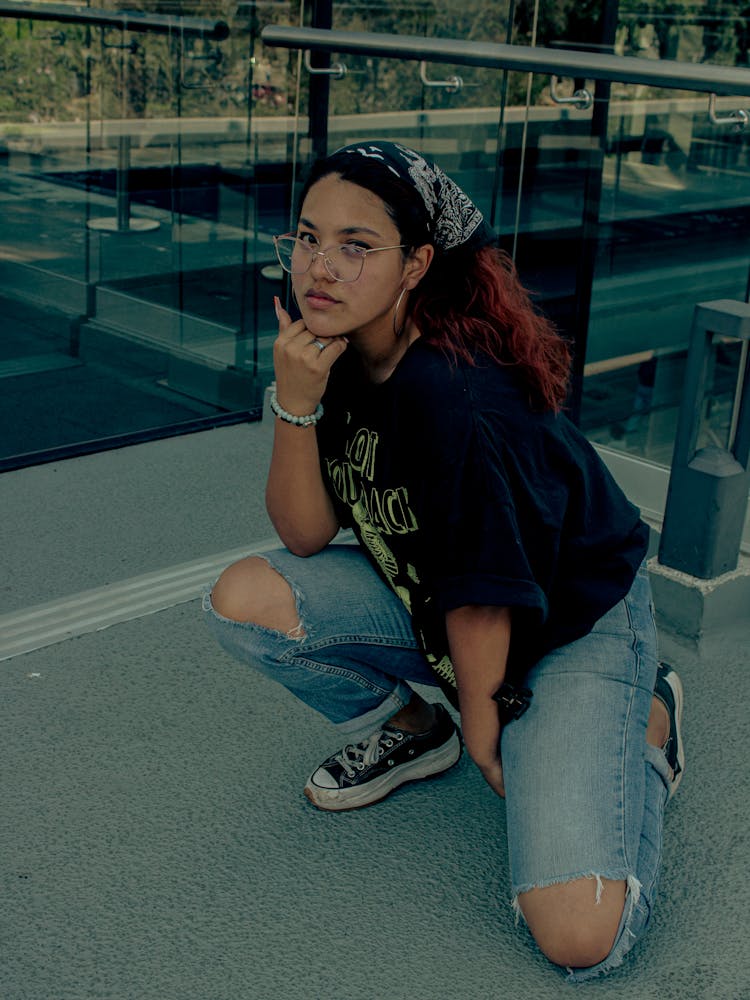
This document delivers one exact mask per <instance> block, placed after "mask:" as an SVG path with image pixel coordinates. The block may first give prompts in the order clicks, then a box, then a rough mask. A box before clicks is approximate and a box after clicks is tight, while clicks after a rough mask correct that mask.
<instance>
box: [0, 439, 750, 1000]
mask: <svg viewBox="0 0 750 1000" xmlns="http://www.w3.org/2000/svg"><path fill="white" fill-rule="evenodd" d="M268 448H269V434H268V428H267V427H266V426H265V425H260V424H254V425H241V426H237V427H231V428H224V429H221V430H214V431H208V432H205V433H201V434H196V435H191V436H189V437H182V438H173V439H170V440H167V441H159V442H153V443H150V444H145V445H140V446H137V447H133V448H127V449H122V450H120V451H113V452H107V453H103V454H99V455H91V456H86V457H81V458H77V459H71V460H69V461H67V462H65V463H60V464H57V465H45V466H38V467H35V468H29V469H24V470H20V471H17V472H10V473H5V474H4V475H2V476H0V506H2V510H3V517H2V520H1V521H0V551H1V552H2V554H3V555H2V558H3V566H4V570H5V572H4V573H3V580H2V584H1V586H2V591H3V596H4V598H5V600H4V606H3V613H4V615H3V618H2V619H0V630H2V628H3V622H4V623H5V627H6V628H9V627H10V625H12V623H13V620H14V616H18V615H21V614H22V613H23V612H25V611H27V610H28V609H30V608H31V609H33V608H34V607H35V606H36V605H39V604H42V603H46V604H48V605H50V604H52V605H54V604H55V602H62V601H63V600H64V599H66V598H69V597H70V596H71V595H75V594H79V593H81V592H91V591H96V592H97V593H100V592H106V591H107V590H108V589H109V590H112V591H113V592H117V593H119V591H118V589H117V588H119V587H121V586H122V585H124V584H125V583H126V582H127V581H131V580H132V581H135V583H136V585H137V584H138V582H139V581H140V580H141V579H142V578H143V577H144V575H145V574H154V573H158V572H159V571H161V570H165V569H167V568H170V567H174V566H178V565H182V564H193V563H195V562H196V561H197V560H201V559H204V558H208V557H210V556H212V555H215V554H216V553H223V552H226V551H229V550H234V549H241V548H242V547H245V546H246V547H247V549H248V550H251V549H252V548H253V547H255V546H258V545H261V544H263V543H264V542H265V541H266V540H267V539H268V538H269V537H270V536H271V534H272V531H271V527H270V524H269V522H268V520H267V518H266V515H265V512H264V510H263V504H262V483H263V478H264V469H265V465H266V462H267V458H268ZM206 582H209V581H206ZM197 598H198V592H197V590H196V594H195V596H194V597H191V599H187V600H186V599H185V598H180V599H179V601H177V600H176V603H174V606H172V607H167V608H166V609H164V610H160V611H158V612H157V613H153V614H148V615H145V616H143V617H137V618H135V619H134V620H127V621H126V620H124V621H122V622H120V623H119V624H115V625H112V626H111V627H109V628H106V629H104V630H101V631H97V630H96V622H95V621H93V622H91V623H89V626H88V627H87V628H85V629H84V628H81V629H79V630H78V632H76V634H74V635H73V636H71V637H70V638H68V639H67V640H66V641H62V642H57V643H56V644H53V645H48V646H45V647H44V648H40V649H37V650H35V651H31V652H28V653H26V654H24V655H17V656H13V657H11V658H8V659H6V660H5V661H4V662H2V663H0V689H1V692H0V727H1V731H2V733H3V754H2V765H1V766H0V774H1V777H0V802H2V813H3V818H2V822H0V859H2V885H3V903H2V906H0V949H1V951H2V958H1V959H0V997H2V1000H89V998H91V1000H490V998H493V1000H494V998H506V997H507V998H514V1000H516V998H517V1000H552V998H557V997H568V996H570V995H571V992H570V991H571V987H570V986H568V985H567V984H566V983H564V981H563V978H562V976H561V974H560V973H559V972H557V971H556V970H555V969H553V968H552V967H550V966H549V965H548V964H547V963H546V962H545V960H544V959H543V958H542V957H541V956H540V955H539V953H538V952H536V950H535V949H534V946H533V944H532V943H531V942H530V939H529V936H528V934H527V933H526V932H525V930H524V929H523V928H517V927H515V925H514V920H513V915H512V913H511V911H510V908H509V906H508V895H509V893H508V886H507V876H508V872H507V857H506V843H505V818H504V809H503V805H502V802H500V800H498V799H496V798H495V797H494V796H493V795H492V793H491V792H490V790H489V789H488V788H487V787H486V786H485V785H484V783H483V781H482V779H481V777H480V775H479V774H478V772H477V771H476V769H475V768H474V767H473V766H472V765H471V764H470V762H469V761H468V759H466V758H465V757H464V758H463V759H462V761H461V762H460V763H459V764H458V765H457V766H456V767H455V768H454V769H453V770H451V771H450V772H449V773H448V774H447V775H445V776H443V777H441V778H438V779H436V780H434V781H432V782H423V783H421V784H419V785H416V786H413V787H407V788H404V789H402V790H400V791H399V792H397V793H395V794H394V795H393V796H392V797H391V798H390V799H388V800H386V801H385V802H383V803H382V804H380V805H379V806H377V807H376V808H372V809H365V810H362V811H359V812H355V813H348V814H344V815H339V816H336V815H327V814H324V813H320V812H317V811H316V810H314V809H313V808H312V807H311V806H309V804H308V803H307V801H306V799H305V798H304V797H303V795H302V786H303V784H304V781H305V779H306V777H307V774H308V772H309V770H310V769H311V768H312V767H313V766H314V765H315V764H317V763H318V762H319V761H320V760H321V759H322V758H323V757H324V756H326V755H327V754H328V753H329V752H330V751H331V750H332V749H335V744H336V742H337V740H336V736H335V734H333V733H332V732H331V729H330V727H329V726H328V724H327V723H325V722H324V721H323V720H321V719H319V718H317V717H315V716H313V715H312V714H311V713H310V712H309V711H308V710H306V709H305V708H304V706H302V705H301V704H299V703H297V702H296V701H294V700H293V699H292V698H291V696H289V695H287V694H286V692H284V691H283V690H281V689H277V688H276V687H275V686H274V685H273V684H272V683H270V682H268V681H266V680H264V679H263V678H261V677H259V676H256V675H255V674H253V673H251V672H249V671H245V670H244V669H243V668H242V667H241V666H240V665H238V664H236V663H235V662H234V661H232V660H230V659H229V658H228V657H227V656H226V655H225V654H224V653H222V652H221V651H220V650H219V649H218V648H217V647H216V646H215V645H214V644H213V642H212V640H211V639H210V637H209V635H208V633H207V631H206V630H205V628H204V625H203V622H202V621H201V615H200V609H199V602H198V600H197ZM32 621H33V616H32ZM749 640H750V621H748V620H745V621H742V622H738V623H737V624H736V625H734V626H732V627H731V628H728V629H726V630H725V631H724V632H723V633H722V634H721V635H716V636H712V637H709V638H707V639H705V640H704V641H703V643H702V645H701V647H700V648H695V647H689V646H687V645H685V644H684V643H683V642H682V641H681V640H680V638H679V637H678V636H672V635H667V634H664V635H663V636H662V652H663V654H664V655H665V657H667V658H669V659H670V660H671V661H672V662H673V663H674V664H675V665H677V666H678V667H679V669H680V672H681V673H682V676H683V679H684V682H685V687H686V694H687V709H686V715H687V722H686V742H687V752H688V766H687V769H686V777H685V780H684V782H683V784H682V787H681V789H680V792H679V795H678V796H677V797H676V798H675V800H674V802H673V803H672V804H671V805H670V807H669V809H668V812H667V817H666V830H665V857H664V871H663V876H662V881H661V890H660V898H659V905H658V909H657V911H656V913H655V917H654V921H653V925H652V928H651V930H650V932H649V934H648V935H647V937H646V938H645V939H644V941H643V942H642V943H641V944H640V945H639V946H638V947H637V949H636V951H635V953H634V954H633V955H631V957H630V959H629V960H628V961H627V963H626V965H625V966H624V967H623V968H622V969H621V970H619V971H617V972H616V973H615V974H613V975H612V976H611V977H610V978H608V979H607V980H605V981H602V982H598V983H594V984H592V985H589V986H588V987H585V989H587V990H588V991H589V992H590V993H591V994H596V995H605V996H607V997H612V998H615V997H618V998H628V1000H750V945H749V944H748V931H749V930H750V918H749V917H748V907H747V898H748V887H749V883H750V878H749V877H748V865H747V857H748V849H747V816H748V803H749V802H750V787H749V782H748V750H747V747H748V738H749V737H750V723H749V721H748V713H747V708H746V701H745V694H746V692H747V690H748V682H749V680H750V678H749V676H748V655H747V650H748V648H750V642H749Z"/></svg>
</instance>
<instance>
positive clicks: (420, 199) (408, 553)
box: [206, 142, 683, 980]
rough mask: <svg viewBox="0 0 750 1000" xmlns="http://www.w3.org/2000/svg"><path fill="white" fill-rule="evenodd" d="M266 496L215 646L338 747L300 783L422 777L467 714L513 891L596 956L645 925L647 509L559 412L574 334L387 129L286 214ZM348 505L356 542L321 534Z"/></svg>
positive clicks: (668, 728) (655, 765) (649, 768)
mask: <svg viewBox="0 0 750 1000" xmlns="http://www.w3.org/2000/svg"><path fill="white" fill-rule="evenodd" d="M275 242H276V250H277V253H278V257H279V260H280V262H281V265H282V267H283V268H284V269H285V270H286V271H287V272H288V273H289V274H290V275H291V283H292V291H293V293H294V297H295V299H296V302H297V304H298V306H299V310H300V313H301V318H300V319H298V320H293V319H292V318H291V317H290V315H289V314H288V313H287V312H286V311H284V310H283V309H282V308H281V306H280V304H279V302H278V300H277V303H276V306H277V314H278V317H279V336H278V340H277V342H276V347H275V366H276V388H275V393H274V395H273V397H272V404H271V405H272V409H273V411H274V413H275V416H276V420H275V438H274V450H273V457H272V460H271V468H270V472H269V477H268V484H267V504H268V510H269V513H270V515H271V518H272V519H273V522H274V525H275V526H276V529H277V530H278V533H279V536H280V537H281V540H282V541H283V543H284V545H285V546H286V548H284V549H279V551H277V552H274V553H271V554H267V555H264V556H263V557H250V558H247V559H244V560H242V561H240V562H238V563H236V564H234V565H233V566H230V567H229V568H228V569H227V570H225V572H224V573H223V574H222V576H221V577H220V579H219V580H218V582H217V583H216V586H215V588H214V590H213V594H212V595H211V598H210V599H207V601H206V610H207V611H208V613H209V621H210V623H211V626H212V628H213V630H214V632H215V634H216V636H217V637H218V639H219V641H220V642H221V643H222V645H223V646H224V647H225V648H226V649H227V650H229V651H230V652H231V653H233V654H234V655H235V656H237V657H239V658H240V659H241V660H242V661H243V662H245V663H248V664H250V665H252V666H253V667H255V668H256V669H258V670H260V671H262V672H263V673H265V674H267V675H268V676H271V677H273V678H274V679H276V680H278V681H279V682H280V683H282V684H283V685H285V686H286V687H287V688H288V689H289V690H290V691H292V692H293V693H294V694H296V695H297V696H298V697H299V698H301V699H302V700H303V701H304V702H306V703H307V704H308V705H310V706H311V707H312V708H314V709H316V710H317V711H319V712H321V713H322V714H323V715H325V716H326V717H327V718H328V719H330V720H331V722H333V723H334V724H335V725H336V726H338V729H339V731H340V733H341V738H342V741H344V742H345V743H346V745H345V746H344V747H343V749H341V750H339V751H338V752H336V753H334V754H333V755H332V756H331V757H329V758H328V759H327V760H325V761H323V763H322V764H321V765H320V766H319V767H317V768H316V769H315V771H314V772H313V773H312V775H311V777H310V779H309V780H308V782H307V785H306V787H305V794H306V795H307V796H308V798H309V799H310V800H311V801H312V802H313V803H314V804H315V805H316V806H317V807H319V808H321V809H329V810H345V809H354V808H358V807H360V806H364V805H368V804H369V803H372V802H375V801H377V800H379V799H381V798H383V797H384V796H385V795H387V794H388V793H389V792H390V791H392V790H393V789H394V788H396V787H398V786H399V785H401V784H403V783H404V782H406V781H413V780H415V779H419V778H425V777H428V776H431V775H435V774H438V773H440V772H442V771H445V770H446V769H447V768H449V767H451V766H452V765H453V764H454V763H455V762H456V761H457V760H458V758H459V755H460V752H461V746H460V740H459V735H458V731H457V727H456V725H455V723H454V721H453V719H452V717H451V714H450V713H449V712H448V711H446V709H445V708H444V707H443V706H442V705H441V704H439V703H437V704H430V703H428V702H426V701H424V700H423V699H422V698H421V697H420V696H419V695H418V694H417V693H416V692H415V691H414V690H413V688H412V687H411V684H412V683H417V684H433V685H434V684H437V685H439V686H440V687H441V688H442V690H443V691H444V692H445V694H446V695H447V697H448V700H449V701H450V702H451V703H452V704H453V706H454V707H456V708H458V709H459V710H460V721H461V729H462V733H463V739H464V742H465V744H466V747H467V750H468V752H469V754H470V755H471V757H472V759H473V760H474V762H475V763H476V764H477V766H478V767H479V769H480V771H481V772H482V774H483V776H484V777H485V779H486V780H487V782H488V783H489V785H490V786H491V788H493V789H494V791H495V792H497V794H498V795H501V796H504V797H505V798H506V803H507V826H508V841H509V850H510V867H511V876H512V882H513V895H514V904H515V906H516V908H517V910H518V911H519V912H520V913H521V914H522V915H523V917H524V918H525V920H526V921H527V923H528V925H529V927H530V929H531V932H532V934H533V935H534V937H535V939H536V941H537V943H538V944H539V946H540V948H541V949H542V951H543V952H544V953H545V954H546V955H547V956H548V958H549V959H550V960H551V961H552V962H555V963H557V964H558V965H561V966H566V967H568V968H569V969H570V970H571V971H570V975H571V976H572V977H573V978H574V979H576V980H580V979H586V978H589V977H592V976H595V975H597V974H599V973H602V972H606V971H608V970H609V969H611V968H614V967H615V966H616V965H618V964H620V962H621V961H622V959H623V957H624V955H625V954H626V952H627V951H628V950H629V949H630V948H631V947H632V945H633V944H634V942H635V941H636V940H637V938H638V937H639V936H640V934H641V932H642V931H643V930H644V929H645V927H646V924H647V923H648V920H649V916H650V912H651V908H652V905H653V898H654V888H655V882H656V876H657V871H658V866H659V854H660V844H661V818H662V813H663V808H664V805H665V803H666V801H667V799H668V798H669V797H670V796H671V795H672V794H673V792H674V791H675V789H676V787H677V784H678V782H679V780H680V776H681V771H682V767H683V760H682V745H681V739H680V733H679V721H680V715H681V708H682V690H681V686H680V682H679V679H678V678H677V676H676V674H675V673H674V671H672V670H670V669H669V668H666V667H660V666H659V665H658V663H657V658H656V655H657V654H656V637H655V631H654V622H653V613H652V606H651V602H650V595H649V585H648V578H647V576H646V573H645V569H644V568H643V566H642V562H643V559H644V555H645V553H646V547H647V534H648V529H647V527H646V525H645V524H644V523H643V522H642V521H641V519H640V517H639V514H638V511H637V510H636V509H635V508H634V507H633V506H632V505H631V504H630V503H629V502H628V501H627V500H626V498H625V497H624V495H623V494H622V492H621V491H620V490H619V488H618V487H617V486H616V484H615V483H614V481H613V480H612V478H611V477H610V475H609V474H608V472H607V470H606V469H605V467H604V466H603V464H602V463H601V461H600V460H599V458H598V457H597V455H596V453H595V452H594V450H593V449H592V448H591V447H590V446H589V444H588V443H587V441H586V440H585V438H584V437H583V436H582V435H581V434H580V433H579V432H578V431H577V429H576V428H575V427H574V426H573V425H572V424H571V423H570V422H569V421H568V420H567V419H566V417H565V416H564V415H563V414H562V412H561V408H562V404H563V402H564V399H565V396H566V391H567V381H568V362H569V356H568V349H567V346H566V344H565V342H564V341H563V340H562V339H560V338H559V337H558V336H557V335H556V334H555V332H554V331H553V330H552V329H551V328H550V326H549V325H548V323H547V322H546V321H545V320H544V319H543V318H542V317H541V316H540V315H538V314H537V313H536V312H535V310H534V309H533V307H532V305H531V303H530V301H529V299H528V296H527V295H526V293H525V292H524V290H523V289H522V288H521V286H520V284H519V282H518V280H517V277H516V275H515V273H514V270H513V267H512V265H511V263H510V262H509V260H508V259H507V257H505V256H504V255H503V254H502V253H501V252H500V251H498V250H497V249H495V248H494V247H493V245H492V244H493V242H494V239H493V234H492V232H491V231H490V230H489V228H488V227H487V226H486V224H485V223H484V220H483V218H482V216H481V214H480V212H479V211H478V209H477V208H476V206H475V205H473V204H472V202H471V201H470V200H469V198H468V197H467V196H466V195H465V194H464V192H463V191H461V189H460V188H459V187H458V186H457V185H456V184H455V183H454V182H453V181H451V180H450V179H449V178H448V177H447V176H446V175H445V174H444V173H443V172H442V171H441V170H440V169H439V168H438V167H436V166H435V165H433V164H430V163H428V162H427V161H425V160H424V159H423V157H422V156H420V155H419V154H418V153H416V152H414V151H413V150H410V149H407V148H406V147H403V146H400V145H397V144H394V143H389V142H371V143H361V144H355V145H352V146H348V147H345V148H343V149H340V150H339V151H338V152H336V153H334V154H333V155H332V156H331V157H329V158H328V159H327V160H325V161H323V162H320V163H318V164H316V165H315V166H314V168H313V170H312V174H311V176H310V178H309V181H308V183H307V185H306V187H305V191H304V192H303V196H302V201H301V210H300V215H299V221H298V225H297V229H296V231H295V232H294V233H291V234H288V235H286V236H281V237H277V238H276V241H275ZM342 527H351V528H352V529H353V530H354V533H355V535H356V538H357V541H358V543H359V544H358V545H352V544H338V545H336V544H331V543H332V542H333V541H334V539H335V537H336V535H337V533H338V532H339V529H340V528H342Z"/></svg>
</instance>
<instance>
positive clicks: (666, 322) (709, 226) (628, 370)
mask: <svg viewBox="0 0 750 1000" xmlns="http://www.w3.org/2000/svg"><path fill="white" fill-rule="evenodd" d="M641 90H642V88H641ZM719 105H720V107H721V108H722V110H721V112H720V113H721V114H725V113H727V111H728V110H730V109H731V108H733V107H735V106H736V102H732V101H731V100H726V99H724V100H722V101H720V102H719ZM606 149H607V152H606V156H605V158H604V164H603V173H602V195H601V203H600V214H599V238H598V244H597V258H596V269H595V275H594V282H593V287H592V295H591V310H590V322H589V328H588V344H587V354H586V363H587V364H586V373H587V378H586V382H585V390H584V396H583V405H582V414H581V417H582V426H583V427H584V428H585V429H586V430H587V433H589V435H590V436H591V438H592V439H593V440H594V441H597V442H598V443H601V444H605V445H607V446H609V447H612V448H614V449H616V450H620V451H625V452H628V453H630V454H633V455H636V456H640V457H643V458H647V459H649V460H651V461H654V462H658V463H660V464H665V465H668V464H669V462H670V461H671V455H672V449H673V443H674V435H675V430H676V425H677V415H678V410H679V402H680V397H681V391H682V384H683V377H684V370H685V360H686V357H687V349H688V344H689V337H690V329H691V324H692V318H693V311H694V308H695V306H696V305H697V304H698V303H699V302H703V301H710V300H713V299H721V298H727V299H735V300H740V301H743V300H745V299H746V295H747V290H748V280H749V276H750V246H749V244H748V239H747V233H748V232H749V231H750V155H749V152H750V134H748V133H747V132H742V131H737V130H735V128H733V127H732V126H731V125H729V126H727V125H718V126H717V125H715V124H712V123H711V122H710V121H709V118H708V109H707V99H706V97H705V95H694V94H671V95H666V96H665V95H663V94H654V95H653V96H649V95H644V94H643V93H642V92H638V91H637V90H636V89H635V88H628V87H625V86H618V87H616V88H613V94H612V101H611V103H610V105H609V115H608V126H607V147H606ZM736 350H737V349H736V348H732V349H730V347H729V346H725V347H724V348H723V349H720V350H719V351H717V354H716V363H715V365H714V367H713V376H712V377H713V379H714V381H713V382H712V384H711V385H710V386H708V391H709V393H711V394H714V395H715V396H716V400H715V405H712V406H711V407H707V412H706V418H707V419H706V428H705V438H706V440H709V439H710V438H711V437H712V436H714V437H716V438H717V439H721V438H724V437H725V436H726V426H725V425H726V423H727V420H729V419H731V418H730V417H728V416H727V407H726V405H725V403H726V398H727V394H728V393H729V391H730V390H729V389H728V388H727V385H726V383H727V379H729V381H731V378H732V376H731V370H732V368H733V365H735V361H734V360H733V354H734V353H736ZM721 401H723V402H721Z"/></svg>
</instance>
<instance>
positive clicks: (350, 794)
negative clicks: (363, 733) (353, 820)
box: [304, 732, 461, 812]
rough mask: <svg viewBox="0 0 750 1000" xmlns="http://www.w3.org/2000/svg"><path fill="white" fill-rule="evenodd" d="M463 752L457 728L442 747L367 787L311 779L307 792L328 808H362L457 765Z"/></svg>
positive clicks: (320, 807)
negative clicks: (315, 782)
mask: <svg viewBox="0 0 750 1000" xmlns="http://www.w3.org/2000/svg"><path fill="white" fill-rule="evenodd" d="M460 756H461V741H460V739H459V736H458V733H457V732H454V733H453V735H452V736H451V738H450V739H449V740H447V741H446V742H445V743H444V744H443V745H442V746H441V747H437V748H436V749H435V750H431V751H430V752H429V753H426V754H423V755H422V756H421V757H419V758H417V760H415V761H412V762H411V763H408V764H400V765H399V766H398V767H397V768H396V769H395V770H393V771H386V772H385V774H381V775H380V777H379V778H375V779H374V780H373V781H371V782H369V783H368V784H367V787H366V788H351V789H346V790H345V791H343V792H341V791H339V790H338V789H335V788H333V789H329V788H316V787H315V785H311V784H310V782H308V783H307V784H306V785H305V788H304V792H305V795H306V796H307V798H308V799H309V800H310V802H312V804H313V805H314V806H315V807H316V808H318V809H324V810H326V811H327V812H344V811H346V810H347V809H361V808H362V807H363V806H369V805H372V804H373V803H375V802H380V801H381V800H382V799H384V798H385V797H386V795H389V794H390V793H391V792H392V791H394V790H395V789H396V788H398V787H399V786H400V785H403V784H405V783H406V782H407V781H419V780H420V779H422V778H430V777H433V776H435V775H438V774H442V772H443V771H447V770H448V769H449V768H451V767H453V765H454V764H455V763H456V762H457V761H458V759H459V757H460Z"/></svg>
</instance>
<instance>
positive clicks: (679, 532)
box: [659, 299, 750, 580]
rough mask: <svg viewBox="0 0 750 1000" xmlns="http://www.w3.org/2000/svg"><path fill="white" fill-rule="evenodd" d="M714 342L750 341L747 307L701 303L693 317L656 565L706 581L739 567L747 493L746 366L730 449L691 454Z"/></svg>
mask: <svg viewBox="0 0 750 1000" xmlns="http://www.w3.org/2000/svg"><path fill="white" fill-rule="evenodd" d="M714 336H724V337H733V338H736V339H739V340H745V341H750V303H747V302H735V301H733V300H732V299H717V300H716V301H713V302H701V303H699V304H698V305H697V306H696V307H695V313H694V315H693V327H692V331H691V334H690V345H689V348H688V359H687V367H686V371H685V388H684V392H683V395H682V402H681V405H680V417H679V423H678V427H677V437H676V438H675V447H674V457H673V459H672V471H671V475H670V478H669V490H668V493H667V505H666V509H665V511H664V526H663V530H662V536H661V544H660V547H659V562H660V563H661V564H662V565H664V566H669V567H672V568H673V569H677V570H681V571H682V572H683V573H688V574H689V575H690V576H695V577H699V578H700V579H704V580H707V579H712V578H713V577H716V576H721V574H723V573H729V572H731V571H732V570H734V569H736V568H737V563H738V561H739V550H740V541H741V539H742V529H743V525H744V521H745V512H746V510H747V502H748V490H749V489H750V461H749V459H750V366H748V365H747V363H746V362H745V364H744V365H742V366H741V370H740V373H739V384H738V392H737V396H736V401H737V402H736V405H737V406H738V412H737V413H736V414H735V417H736V421H735V426H736V431H735V432H734V434H733V435H731V436H730V440H729V442H728V447H727V448H719V447H717V446H715V445H709V446H707V447H705V448H697V442H698V432H699V429H700V419H701V414H702V412H703V397H704V391H705V382H706V375H707V373H708V369H709V364H710V361H711V350H712V340H713V337H714ZM743 357H745V353H744V352H743Z"/></svg>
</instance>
